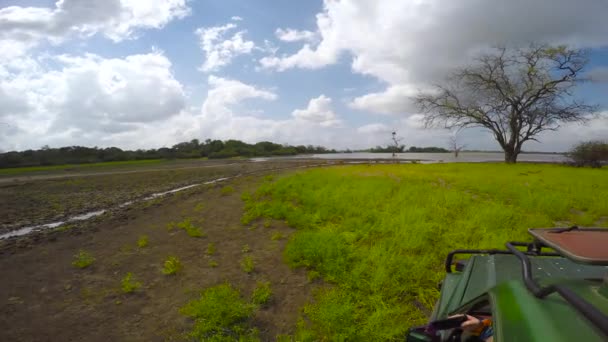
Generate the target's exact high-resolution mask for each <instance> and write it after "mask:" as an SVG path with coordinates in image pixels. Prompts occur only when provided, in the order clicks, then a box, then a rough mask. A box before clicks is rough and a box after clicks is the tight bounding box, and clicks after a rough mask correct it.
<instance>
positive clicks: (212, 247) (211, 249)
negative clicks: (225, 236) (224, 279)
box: [206, 242, 216, 255]
mask: <svg viewBox="0 0 608 342" xmlns="http://www.w3.org/2000/svg"><path fill="white" fill-rule="evenodd" d="M215 251H216V248H215V244H214V243H213V242H209V243H208V244H207V252H206V253H207V255H214V254H215Z"/></svg>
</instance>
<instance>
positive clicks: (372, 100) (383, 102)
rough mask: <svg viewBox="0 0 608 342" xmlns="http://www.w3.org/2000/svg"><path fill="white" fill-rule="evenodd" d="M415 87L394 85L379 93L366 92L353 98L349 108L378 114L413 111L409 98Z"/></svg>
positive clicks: (413, 93)
mask: <svg viewBox="0 0 608 342" xmlns="http://www.w3.org/2000/svg"><path fill="white" fill-rule="evenodd" d="M417 92H418V90H417V89H414V88H413V87H412V86H410V85H394V86H390V87H388V88H387V89H386V90H384V91H382V92H379V93H371V94H366V95H363V96H360V97H357V98H355V99H353V100H352V101H351V102H350V103H349V104H348V105H349V106H350V107H351V108H354V109H358V110H363V111H368V112H372V113H379V114H405V113H411V112H412V111H415V108H414V107H413V106H412V104H411V101H410V98H411V96H414V95H416V94H417Z"/></svg>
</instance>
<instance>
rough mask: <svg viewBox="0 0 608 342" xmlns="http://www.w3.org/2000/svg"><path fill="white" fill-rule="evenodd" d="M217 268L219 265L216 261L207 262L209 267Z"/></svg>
mask: <svg viewBox="0 0 608 342" xmlns="http://www.w3.org/2000/svg"><path fill="white" fill-rule="evenodd" d="M218 266H219V265H218V263H217V261H215V260H209V267H213V268H216V267H218Z"/></svg>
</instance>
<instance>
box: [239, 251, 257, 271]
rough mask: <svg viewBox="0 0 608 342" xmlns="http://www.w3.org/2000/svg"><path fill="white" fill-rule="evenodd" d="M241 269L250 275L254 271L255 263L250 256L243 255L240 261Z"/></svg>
mask: <svg viewBox="0 0 608 342" xmlns="http://www.w3.org/2000/svg"><path fill="white" fill-rule="evenodd" d="M240 264H241V269H242V270H243V271H244V272H245V273H251V272H253V270H254V269H255V263H254V261H253V258H252V257H251V256H250V255H245V256H244V257H243V258H242V259H241V262H240Z"/></svg>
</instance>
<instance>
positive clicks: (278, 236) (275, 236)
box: [270, 232, 284, 241]
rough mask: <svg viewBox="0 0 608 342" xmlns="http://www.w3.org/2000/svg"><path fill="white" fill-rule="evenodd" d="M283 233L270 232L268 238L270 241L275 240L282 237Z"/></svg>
mask: <svg viewBox="0 0 608 342" xmlns="http://www.w3.org/2000/svg"><path fill="white" fill-rule="evenodd" d="M283 237H284V236H283V234H282V233H281V232H274V233H272V236H271V237H270V240H272V241H277V240H281V239H282V238H283Z"/></svg>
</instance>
